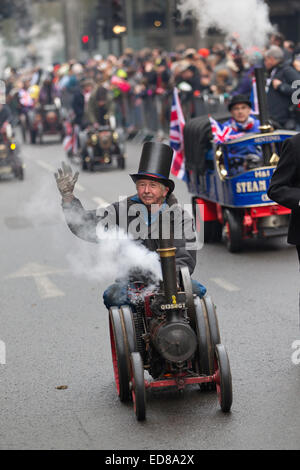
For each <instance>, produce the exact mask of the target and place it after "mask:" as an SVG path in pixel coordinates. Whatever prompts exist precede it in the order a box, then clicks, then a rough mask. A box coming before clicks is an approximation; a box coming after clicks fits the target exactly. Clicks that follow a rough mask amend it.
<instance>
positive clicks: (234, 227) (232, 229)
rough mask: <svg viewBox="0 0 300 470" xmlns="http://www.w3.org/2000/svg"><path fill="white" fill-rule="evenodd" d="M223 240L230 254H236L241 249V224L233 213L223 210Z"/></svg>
mask: <svg viewBox="0 0 300 470" xmlns="http://www.w3.org/2000/svg"><path fill="white" fill-rule="evenodd" d="M223 238H224V241H225V244H226V247H227V250H228V251H229V252H230V253H237V252H239V251H240V250H241V248H242V243H243V233H242V223H241V220H240V219H239V217H238V216H237V214H236V213H234V211H232V210H229V209H225V211H224V227H223Z"/></svg>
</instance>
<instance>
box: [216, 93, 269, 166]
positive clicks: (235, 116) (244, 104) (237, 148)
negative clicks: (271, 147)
mask: <svg viewBox="0 0 300 470" xmlns="http://www.w3.org/2000/svg"><path fill="white" fill-rule="evenodd" d="M228 110H229V111H230V113H231V116H232V117H231V118H230V119H229V120H228V121H226V122H225V123H224V124H223V126H224V127H226V126H228V127H230V128H231V133H230V135H231V136H234V135H236V137H237V138H238V137H242V136H243V137H244V135H246V134H250V133H260V129H259V126H260V122H259V120H258V119H256V118H255V116H253V111H252V108H251V101H250V99H249V98H248V97H247V96H246V95H235V96H233V98H232V99H231V101H230V103H229V105H228ZM228 156H229V158H231V159H234V158H235V157H238V158H240V157H243V158H244V162H243V164H242V165H241V164H240V165H237V168H236V170H237V172H240V171H243V170H247V169H249V168H248V167H249V166H250V164H254V165H255V164H258V163H259V162H260V160H261V158H262V151H261V148H260V147H257V146H256V145H253V144H249V143H247V141H246V142H242V143H239V144H237V145H234V146H230V149H229V154H228Z"/></svg>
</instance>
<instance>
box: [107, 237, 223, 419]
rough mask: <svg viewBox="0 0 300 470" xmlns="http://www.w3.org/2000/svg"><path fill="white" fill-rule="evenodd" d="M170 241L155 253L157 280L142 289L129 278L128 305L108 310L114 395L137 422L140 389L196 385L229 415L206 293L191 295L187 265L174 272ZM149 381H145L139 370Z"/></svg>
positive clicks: (142, 408) (141, 408)
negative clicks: (158, 264)
mask: <svg viewBox="0 0 300 470" xmlns="http://www.w3.org/2000/svg"><path fill="white" fill-rule="evenodd" d="M175 251H176V249H175V248H174V247H173V242H172V240H162V238H160V247H159V249H158V252H159V255H160V259H161V267H162V282H161V283H160V285H159V286H158V287H156V288H154V289H153V288H152V290H151V291H149V290H148V291H147V286H146V284H145V281H142V282H141V281H140V280H139V281H137V280H132V281H133V282H131V283H130V286H129V290H128V298H129V300H130V302H129V305H123V306H121V307H120V308H118V307H111V308H110V311H109V325H110V339H111V351H112V361H113V369H114V375H115V384H116V388H117V393H118V395H119V398H120V400H121V402H127V401H129V400H131V399H132V401H133V405H134V410H135V415H136V418H137V420H138V421H142V420H144V419H145V418H146V389H151V388H160V387H170V386H174V387H177V390H183V389H184V388H185V386H186V385H189V384H199V386H200V388H201V389H202V390H216V391H217V395H218V399H219V403H220V406H221V409H222V411H224V412H228V411H230V408H231V404H232V382H231V372H230V365H229V360H228V356H227V352H226V350H225V347H224V346H223V345H222V344H221V340H220V332H219V327H218V320H217V316H216V311H215V306H214V304H213V302H212V300H211V298H210V297H209V296H208V295H207V294H206V295H205V296H204V297H203V298H202V299H200V298H199V297H197V296H196V295H194V294H193V292H192V283H191V278H190V273H189V270H188V268H187V267H183V268H181V269H180V273H179V279H178V277H177V273H176V265H175ZM145 370H146V371H147V372H148V373H149V374H150V376H151V377H152V379H151V380H145V377H144V371H145Z"/></svg>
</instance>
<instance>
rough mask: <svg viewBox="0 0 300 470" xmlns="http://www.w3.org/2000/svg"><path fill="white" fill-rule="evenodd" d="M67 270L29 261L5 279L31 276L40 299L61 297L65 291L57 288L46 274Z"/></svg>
mask: <svg viewBox="0 0 300 470" xmlns="http://www.w3.org/2000/svg"><path fill="white" fill-rule="evenodd" d="M65 272H68V270H67V269H57V268H51V267H48V266H43V265H40V264H38V263H29V264H27V265H25V266H23V268H21V269H19V270H18V271H16V272H15V273H13V274H10V275H9V276H7V277H6V279H18V278H22V277H32V278H33V279H34V281H35V284H36V287H37V289H38V292H39V294H40V296H41V298H42V299H49V298H51V297H63V296H64V295H65V293H64V292H63V291H61V290H60V289H58V287H56V285H55V284H54V282H52V281H51V280H50V279H49V278H48V276H49V275H50V274H61V273H65Z"/></svg>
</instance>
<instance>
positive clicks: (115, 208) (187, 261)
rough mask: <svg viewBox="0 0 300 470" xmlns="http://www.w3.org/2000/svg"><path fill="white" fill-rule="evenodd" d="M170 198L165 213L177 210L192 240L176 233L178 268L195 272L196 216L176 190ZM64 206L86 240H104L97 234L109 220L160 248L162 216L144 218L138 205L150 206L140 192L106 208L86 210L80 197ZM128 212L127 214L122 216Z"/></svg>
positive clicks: (153, 248) (148, 245)
mask: <svg viewBox="0 0 300 470" xmlns="http://www.w3.org/2000/svg"><path fill="white" fill-rule="evenodd" d="M166 202H167V205H166V208H165V210H164V211H163V214H164V217H165V216H167V215H168V213H169V212H170V211H173V213H174V220H175V221H177V222H178V221H179V222H178V224H181V225H180V227H179V229H180V231H181V232H182V229H183V228H184V232H183V233H184V234H188V235H189V239H188V240H186V239H185V238H184V237H182V236H181V237H177V238H176V235H175V236H174V246H175V248H176V268H177V269H179V268H180V267H183V266H187V267H188V268H189V271H190V274H192V273H193V271H194V269H195V265H196V251H195V250H196V236H195V231H194V226H193V219H192V217H191V216H190V215H189V214H188V213H187V212H186V211H184V210H183V209H182V208H181V206H180V205H179V204H178V202H177V199H176V198H175V196H174V195H173V194H171V195H170V196H169V197H168V198H167V200H166ZM62 207H63V210H64V214H65V217H66V222H67V224H68V226H69V228H70V230H71V231H72V232H73V233H74V234H75V235H76V236H77V237H79V238H82V239H83V240H86V241H89V242H94V243H101V240H99V238H98V237H97V226H98V224H99V223H100V224H101V225H102V226H103V227H104V228H105V227H106V226H107V225H108V224H109V226H110V227H111V226H115V225H117V226H119V227H121V228H122V229H123V230H124V231H125V232H126V233H129V234H131V235H133V236H134V237H135V240H136V242H137V243H141V244H142V245H144V246H145V247H146V248H148V250H150V251H156V250H157V249H158V248H159V240H158V238H159V223H158V221H159V218H158V217H157V219H156V221H152V223H149V224H147V223H146V222H145V221H144V219H143V217H141V215H140V211H138V208H139V207H140V208H142V209H143V208H144V209H145V212H146V211H147V209H146V206H145V205H144V204H142V203H141V202H140V201H139V199H138V198H137V195H134V196H131V197H128V198H127V199H123V200H122V201H120V202H115V203H113V204H111V205H110V206H108V207H106V208H105V209H103V210H102V211H101V210H90V211H87V210H85V209H84V208H83V206H82V204H81V202H80V201H79V199H77V198H74V199H73V201H72V202H71V203H63V204H62ZM124 214H125V215H126V217H122V215H124ZM166 220H167V219H166ZM137 223H138V224H139V237H138V238H137V237H136V227H137ZM177 227H178V225H177ZM131 229H132V231H131ZM177 230H178V228H177ZM176 233H178V232H176V231H175V234H176ZM187 241H188V242H189V243H191V245H192V246H193V249H187V248H186V242H187ZM191 245H190V246H191Z"/></svg>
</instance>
